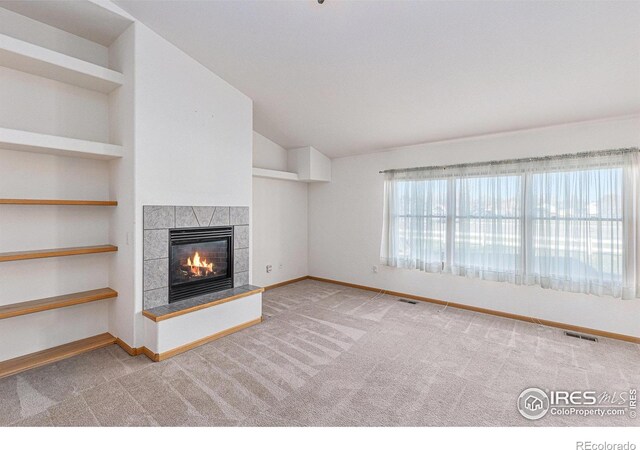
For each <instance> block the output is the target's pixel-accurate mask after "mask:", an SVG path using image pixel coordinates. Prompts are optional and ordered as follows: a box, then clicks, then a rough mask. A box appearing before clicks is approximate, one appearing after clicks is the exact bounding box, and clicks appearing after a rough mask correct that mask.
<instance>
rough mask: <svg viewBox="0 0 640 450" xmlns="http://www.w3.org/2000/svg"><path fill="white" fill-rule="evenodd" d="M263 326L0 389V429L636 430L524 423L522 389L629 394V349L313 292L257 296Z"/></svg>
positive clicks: (637, 371)
mask: <svg viewBox="0 0 640 450" xmlns="http://www.w3.org/2000/svg"><path fill="white" fill-rule="evenodd" d="M264 314H265V320H264V322H263V323H262V324H260V325H257V326H254V327H252V328H249V329H246V330H244V331H241V332H239V333H236V334H233V335H230V336H227V337H225V338H222V339H220V340H218V341H215V342H212V343H210V344H207V345H205V346H202V347H200V348H198V349H195V350H192V351H190V352H187V353H184V354H182V355H179V356H176V357H174V358H172V359H169V360H167V361H164V362H161V363H151V362H150V361H149V360H148V359H147V358H146V357H144V356H138V357H135V358H132V357H130V356H128V355H127V354H126V353H124V352H123V351H122V350H121V349H120V348H118V347H116V346H112V347H110V348H105V349H102V350H98V351H94V352H91V353H87V354H84V355H81V356H78V357H75V358H72V359H69V360H65V361H62V362H59V363H56V364H52V365H49V366H46V367H42V368H40V369H35V370H32V371H29V372H25V373H22V374H19V375H16V376H13V377H9V378H5V379H0V425H9V424H11V425H17V426H50V425H58V426H63V425H67V426H83V425H85V426H86V425H88V426H97V425H105V426H138V425H152V426H154V425H162V426H187V425H189V426H230V425H241V426H365V425H367V426H400V425H405V426H450V425H457V426H496V425H505V426H513V425H520V426H523V425H525V426H526V425H536V426H549V425H562V426H566V425H576V426H583V425H584V426H587V425H588V426H612V425H613V426H619V425H623V426H624V425H635V426H637V425H639V424H640V422H639V421H638V420H637V419H636V420H633V419H630V418H629V417H626V416H622V417H612V416H609V417H589V418H585V417H578V416H569V417H558V416H550V415H547V416H546V417H545V418H543V419H541V420H538V421H534V422H532V421H528V420H526V419H524V418H523V417H521V416H520V414H519V413H518V412H517V410H516V400H517V397H518V395H519V394H520V392H521V391H522V390H523V389H524V388H527V387H532V386H536V387H540V388H545V389H560V388H562V389H580V390H586V389H595V390H606V391H608V392H613V391H618V392H620V391H622V390H628V389H629V388H630V387H640V346H638V345H634V344H630V343H625V342H621V341H615V340H608V339H600V341H599V342H597V343H592V342H588V341H583V340H579V339H575V338H569V337H566V336H564V335H563V334H562V331H560V330H557V329H553V328H547V327H543V326H540V325H535V324H529V323H524V322H520V321H514V320H509V319H503V318H499V317H494V316H490V315H484V314H479V313H473V312H468V311H462V310H458V309H455V308H446V309H445V308H443V307H442V306H438V305H432V304H428V303H421V302H418V304H415V305H412V304H408V303H402V302H399V301H398V299H397V298H395V297H389V296H385V295H377V294H376V293H372V292H367V291H361V290H357V289H352V288H347V287H342V286H338V285H334V284H326V283H320V282H316V281H310V280H307V281H302V282H299V283H296V284H292V285H288V286H284V287H281V288H278V289H274V290H271V291H268V292H266V293H265V294H264Z"/></svg>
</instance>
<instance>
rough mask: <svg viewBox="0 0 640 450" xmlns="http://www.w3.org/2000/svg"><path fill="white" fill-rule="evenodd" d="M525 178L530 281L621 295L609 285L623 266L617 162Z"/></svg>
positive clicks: (619, 277) (616, 284) (615, 284)
mask: <svg viewBox="0 0 640 450" xmlns="http://www.w3.org/2000/svg"><path fill="white" fill-rule="evenodd" d="M530 179H531V183H530V184H531V188H530V190H531V193H530V195H531V202H530V208H529V209H530V225H529V229H530V232H529V234H530V249H529V252H528V254H529V260H528V272H529V282H530V283H535V284H542V285H543V286H545V287H553V288H556V289H565V290H571V291H597V292H598V293H600V294H602V293H609V294H613V295H616V296H620V293H619V292H614V291H615V290H616V289H619V288H618V287H619V286H621V283H622V281H623V280H622V278H623V270H624V267H623V262H624V255H623V240H624V239H623V220H622V203H623V199H622V192H623V186H622V179H623V170H622V168H620V167H616V168H605V169H596V170H578V171H570V172H551V173H534V174H532V175H531V176H530Z"/></svg>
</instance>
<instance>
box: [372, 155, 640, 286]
mask: <svg viewBox="0 0 640 450" xmlns="http://www.w3.org/2000/svg"><path fill="white" fill-rule="evenodd" d="M639 183H640V161H639V154H638V150H637V149H622V150H615V151H605V152H595V153H583V154H577V155H562V156H560V157H548V158H532V159H528V160H511V161H503V162H500V161H497V162H496V161H494V162H491V163H484V164H468V165H458V166H447V167H432V168H422V169H406V170H396V171H389V172H387V173H386V178H385V213H384V214H385V216H384V230H383V239H382V250H381V262H382V264H386V265H389V266H393V267H405V268H410V269H419V270H423V271H428V272H440V271H444V272H451V273H453V274H455V275H460V276H466V277H478V278H482V279H486V280H495V281H506V282H510V283H516V284H532V285H540V286H542V287H544V288H550V289H557V290H565V291H570V292H579V293H588V294H596V295H611V296H614V297H618V298H636V297H638V296H640V295H639V294H640V277H639V276H638V270H639V267H640V261H639V259H640V239H639V237H640V220H639V219H638V215H639V212H640V200H639V198H640V196H639V194H638V191H639V188H640V186H639Z"/></svg>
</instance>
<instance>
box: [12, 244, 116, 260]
mask: <svg viewBox="0 0 640 450" xmlns="http://www.w3.org/2000/svg"><path fill="white" fill-rule="evenodd" d="M117 251H118V247H116V246H115V245H93V246H89V247H68V248H52V249H46V250H29V251H26V252H8V253H0V262H7V261H22V260H25V259H40V258H55V257H58V256H76V255H90V254H93V253H108V252H117Z"/></svg>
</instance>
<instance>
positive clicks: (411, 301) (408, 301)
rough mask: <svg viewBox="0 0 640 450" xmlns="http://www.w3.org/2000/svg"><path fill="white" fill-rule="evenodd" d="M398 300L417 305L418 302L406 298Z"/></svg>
mask: <svg viewBox="0 0 640 450" xmlns="http://www.w3.org/2000/svg"><path fill="white" fill-rule="evenodd" d="M398 301H399V302H402V303H409V304H411V305H417V304H418V302H416V301H413V300H407V299H406V298H399V299H398Z"/></svg>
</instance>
